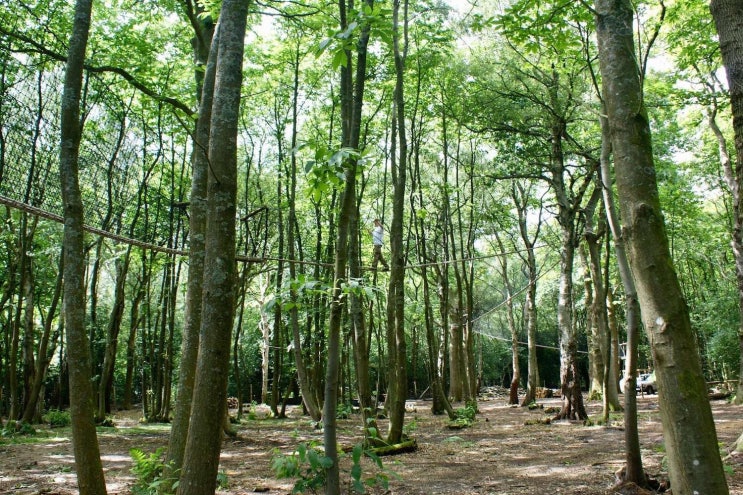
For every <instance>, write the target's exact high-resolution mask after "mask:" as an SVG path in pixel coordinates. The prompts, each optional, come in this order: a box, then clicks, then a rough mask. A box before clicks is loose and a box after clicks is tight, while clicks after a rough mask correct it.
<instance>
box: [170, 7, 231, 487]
mask: <svg viewBox="0 0 743 495" xmlns="http://www.w3.org/2000/svg"><path fill="white" fill-rule="evenodd" d="M198 25H199V26H201V29H200V31H199V32H198V33H197V36H195V38H194V39H195V42H194V47H195V52H196V55H197V57H196V58H197V61H198V62H199V63H200V64H201V65H206V68H205V71H204V74H203V79H199V81H200V82H201V84H199V85H197V88H198V93H199V96H200V97H201V100H200V103H199V117H198V120H197V121H196V135H195V139H194V142H193V151H192V154H191V162H192V175H191V198H190V213H191V215H190V219H189V232H190V243H189V245H190V248H189V249H190V251H189V263H188V282H187V283H188V288H187V289H186V314H185V316H184V328H183V340H182V341H181V364H180V367H179V369H178V389H177V392H176V405H175V411H174V414H173V426H172V427H171V430H170V440H169V443H168V452H167V456H166V459H165V466H164V469H163V477H164V478H165V479H173V478H177V477H178V476H180V473H181V469H182V467H183V458H184V456H185V450H186V441H187V440H188V430H189V425H190V421H191V406H192V404H193V390H194V383H195V381H196V364H197V359H198V352H199V331H200V329H201V320H202V318H201V315H202V299H203V289H204V256H205V247H204V246H205V241H206V240H205V233H206V202H207V182H208V170H209V158H208V156H207V152H208V150H209V134H210V129H211V116H212V104H213V97H214V78H215V74H216V66H217V46H218V40H217V35H215V33H214V27H213V25H212V23H211V19H208V20H203V21H202V23H200V24H198ZM212 37H214V41H212ZM207 54H208V55H207ZM199 72H200V71H197V74H198V73H199ZM197 77H199V76H197ZM165 485H166V484H163V489H164V490H165V489H166V488H170V487H166V486H165Z"/></svg>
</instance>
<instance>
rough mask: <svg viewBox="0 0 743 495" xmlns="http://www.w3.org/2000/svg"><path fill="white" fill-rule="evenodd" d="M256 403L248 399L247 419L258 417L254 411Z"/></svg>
mask: <svg viewBox="0 0 743 495" xmlns="http://www.w3.org/2000/svg"><path fill="white" fill-rule="evenodd" d="M257 405H258V404H257V403H256V402H255V401H254V400H253V401H250V409H248V419H249V420H251V421H255V420H256V419H258V415H257V414H256V412H255V408H256V406H257Z"/></svg>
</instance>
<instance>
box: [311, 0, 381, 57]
mask: <svg viewBox="0 0 743 495" xmlns="http://www.w3.org/2000/svg"><path fill="white" fill-rule="evenodd" d="M390 16H391V11H390V9H388V8H384V7H383V4H381V3H375V4H374V5H373V6H370V5H368V4H366V3H362V4H361V10H356V11H353V12H351V13H350V15H349V18H350V19H349V22H348V25H347V26H345V28H342V29H339V30H337V31H330V32H328V35H327V37H326V38H325V39H323V40H322V41H321V42H320V43H319V45H318V46H317V48H316V49H315V56H317V57H319V56H321V55H322V54H323V53H325V52H326V51H329V52H330V54H331V56H332V65H333V70H338V68H339V67H347V66H348V54H349V53H350V51H351V50H352V49H353V46H354V43H355V42H356V40H358V37H359V35H360V34H361V31H362V30H364V29H368V30H370V31H373V33H374V34H376V35H377V36H379V38H380V39H381V40H382V41H383V42H385V43H387V44H388V45H391V44H392V27H391V26H392V23H391V22H390Z"/></svg>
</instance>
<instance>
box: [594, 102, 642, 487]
mask: <svg viewBox="0 0 743 495" xmlns="http://www.w3.org/2000/svg"><path fill="white" fill-rule="evenodd" d="M602 108H605V106H604V105H603V104H602ZM605 114H606V112H602V116H601V117H600V124H601V190H602V193H603V199H604V208H605V209H606V218H607V221H608V222H609V229H610V230H611V234H612V238H613V239H614V252H615V253H616V258H617V268H618V271H619V277H620V278H621V280H622V287H623V288H624V299H625V315H626V320H627V330H626V333H627V350H626V361H625V363H624V364H625V368H624V377H625V380H624V390H622V393H623V394H624V443H625V448H626V449H627V451H626V455H625V460H626V464H625V466H626V468H627V469H626V472H625V479H626V480H627V481H631V482H633V483H636V484H637V485H639V486H646V485H647V477H646V476H645V472H644V470H643V467H642V455H641V451H640V435H639V432H638V427H637V391H636V389H635V386H636V385H637V342H638V337H639V332H640V324H641V322H640V307H639V304H638V302H637V289H636V288H635V280H634V278H632V273H631V270H630V267H629V261H628V260H627V251H626V250H625V243H624V233H623V232H622V228H621V225H620V223H619V216H618V214H617V211H616V207H615V204H614V193H613V191H612V174H611V163H610V159H611V134H610V132H609V122H608V121H607V120H606V117H604V115H605ZM617 354H618V353H617Z"/></svg>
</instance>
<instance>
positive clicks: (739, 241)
mask: <svg viewBox="0 0 743 495" xmlns="http://www.w3.org/2000/svg"><path fill="white" fill-rule="evenodd" d="M710 11H711V12H712V17H713V18H714V20H715V26H716V28H717V34H718V36H719V38H720V52H721V53H722V62H723V64H724V65H725V71H726V72H727V81H728V90H729V92H730V103H731V107H732V112H733V133H734V135H735V153H736V160H735V168H734V169H733V166H732V162H731V160H730V158H729V157H728V156H727V147H726V146H724V138H723V140H722V141H721V140H720V138H721V137H722V134H721V133H720V132H719V129H717V130H716V131H715V129H716V125H712V124H714V117H712V118H711V119H710V124H711V127H712V129H713V131H715V135H716V136H717V139H718V142H720V155H721V158H722V161H723V166H724V169H725V179H726V182H727V183H728V186H729V187H730V190H731V191H732V194H733V239H732V242H731V244H732V248H733V254H734V255H735V273H736V278H737V283H738V313H739V318H740V322H739V326H738V343H739V348H740V354H741V360H740V370H739V372H738V376H739V377H743V194H741V193H742V192H743V191H742V189H743V52H741V50H743V21H742V20H741V15H742V14H743V5H741V2H739V1H735V0H712V2H710ZM726 163H727V165H726V166H725V164H726ZM735 401H736V403H738V404H741V403H743V380H738V390H737V393H736V394H735Z"/></svg>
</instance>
